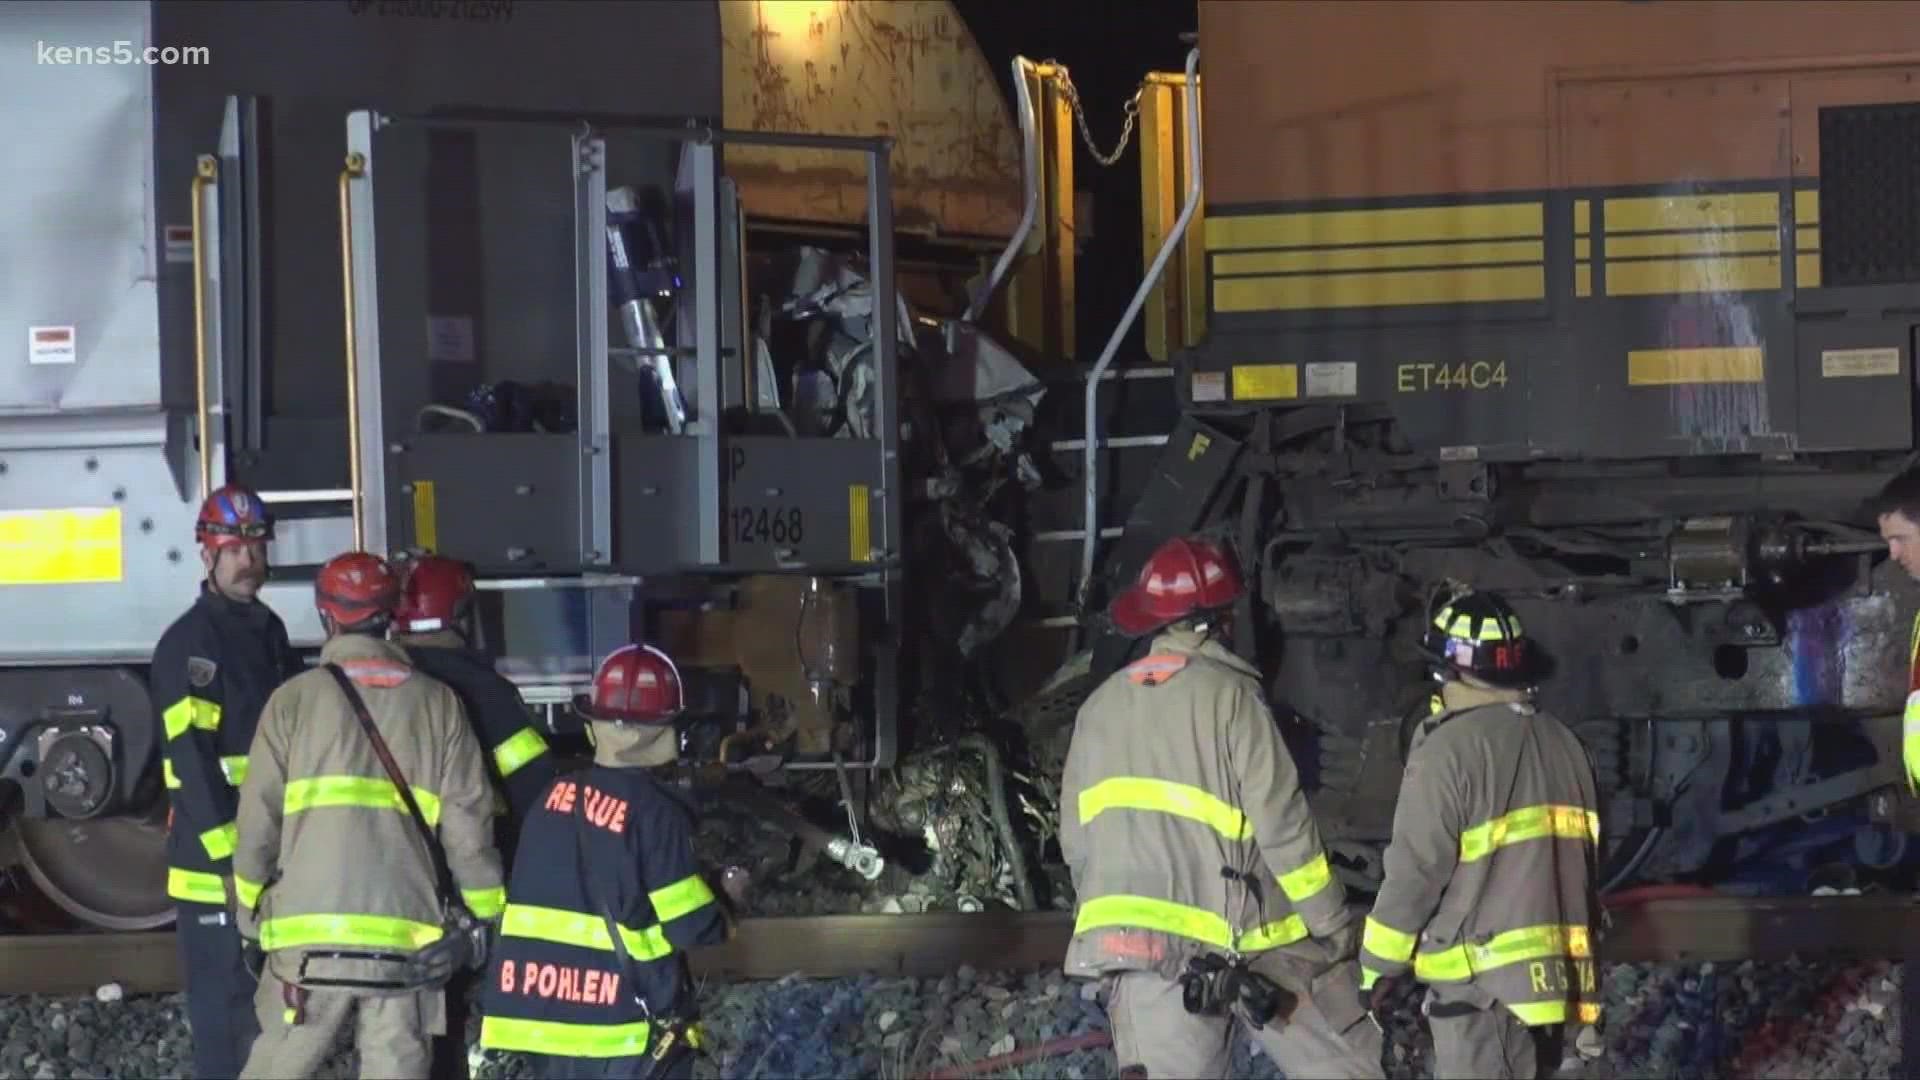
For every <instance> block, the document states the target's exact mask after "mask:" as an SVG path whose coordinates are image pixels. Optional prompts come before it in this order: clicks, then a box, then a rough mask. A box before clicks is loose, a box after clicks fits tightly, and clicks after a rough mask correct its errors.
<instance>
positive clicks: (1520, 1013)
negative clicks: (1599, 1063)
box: [1507, 1001, 1600, 1027]
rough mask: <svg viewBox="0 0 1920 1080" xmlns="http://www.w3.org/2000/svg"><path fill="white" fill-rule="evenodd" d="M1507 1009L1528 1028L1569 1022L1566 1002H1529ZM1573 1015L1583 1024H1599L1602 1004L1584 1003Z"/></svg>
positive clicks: (1510, 1006)
mask: <svg viewBox="0 0 1920 1080" xmlns="http://www.w3.org/2000/svg"><path fill="white" fill-rule="evenodd" d="M1507 1008H1508V1009H1510V1010H1512V1012H1513V1015H1514V1017H1515V1018H1517V1019H1518V1020H1519V1021H1520V1022H1521V1023H1523V1024H1525V1025H1527V1026H1528V1027H1539V1026H1540V1025H1541V1024H1564V1023H1566V1022H1567V1013H1568V1009H1567V1003H1566V1002H1564V1001H1529V1002H1527V1003H1525V1004H1523V1005H1509V1006H1507ZM1573 1014H1574V1015H1575V1016H1577V1017H1578V1018H1579V1021H1580V1022H1581V1023H1583V1024H1597V1023H1599V1022H1600V1003H1599V1002H1597V1001H1583V1002H1581V1003H1580V1005H1579V1007H1578V1008H1577V1009H1575V1010H1573Z"/></svg>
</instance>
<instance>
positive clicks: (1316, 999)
mask: <svg viewBox="0 0 1920 1080" xmlns="http://www.w3.org/2000/svg"><path fill="white" fill-rule="evenodd" d="M1241 591H1242V585H1241V581H1240V575H1239V570H1238V568H1237V567H1236V566H1235V564H1234V562H1233V560H1232V558H1231V557H1230V556H1229V555H1228V553H1227V552H1226V551H1224V550H1223V549H1222V548H1220V547H1219V546H1217V545H1215V544H1213V543H1211V542H1209V541H1206V540H1201V539H1188V538H1180V539H1174V540H1171V541H1169V542H1167V543H1166V544H1164V545H1162V546H1161V547H1160V549H1159V550H1157V551H1156V552H1154V554H1153V556H1152V557H1151V558H1150V559H1149V560H1148V561H1147V564H1146V566H1145V567H1144V568H1143V569H1142V571H1141V573H1140V576H1139V579H1138V581H1137V582H1136V583H1135V584H1134V586H1133V587H1132V588H1131V589H1129V590H1128V591H1126V592H1123V593H1122V594H1121V595H1120V596H1119V597H1118V599H1117V600H1116V601H1115V603H1114V606H1113V611H1112V617H1113V622H1114V625H1115V626H1116V627H1118V628H1119V630H1120V631H1121V632H1122V633H1124V634H1126V635H1128V636H1130V637H1136V638H1137V637H1140V636H1142V635H1145V634H1148V633H1151V632H1155V631H1158V634H1157V636H1155V637H1154V639H1153V642H1152V645H1151V647H1150V648H1149V649H1148V655H1147V656H1146V657H1145V658H1144V659H1141V660H1138V661H1136V662H1135V663H1133V664H1132V665H1130V666H1129V667H1127V668H1124V669H1123V670H1121V671H1119V672H1116V673H1115V674H1114V675H1113V676H1112V677H1110V678H1108V679H1107V680H1106V681H1105V682H1104V683H1102V684H1101V685H1100V687H1099V688H1098V689H1096V690H1095V691H1094V693H1093V695H1092V696H1091V697H1089V698H1088V699H1087V701H1086V703H1085V704H1084V705H1082V706H1081V708H1080V712H1079V715H1078V716H1077V718H1076V720H1075V725H1074V730H1073V740H1072V743H1071V745H1070V747H1069V748H1068V752H1067V762H1066V769H1065V773H1064V776H1063V778H1062V784H1061V796H1060V806H1061V814H1060V846H1061V849H1062V851H1063V852H1064V854H1065V856H1066V861H1067V864H1068V867H1069V869H1070V871H1071V873H1072V876H1073V885H1074V890H1075V892H1076V894H1077V895H1078V900H1079V903H1078V911H1077V913H1076V917H1075V922H1074V931H1073V939H1072V942H1071V944H1070V945H1069V946H1068V951H1067V959H1066V965H1065V970H1066V973H1067V974H1068V975H1069V976H1072V977H1076V978H1090V979H1099V980H1100V981H1101V984H1102V989H1103V991H1104V995H1103V996H1104V999H1105V1005H1106V1009H1107V1013H1108V1015H1109V1018H1110V1020H1111V1022H1112V1027H1113V1042H1114V1049H1115V1052H1116V1054H1117V1055H1118V1057H1119V1062H1120V1065H1121V1067H1122V1068H1123V1069H1126V1068H1132V1069H1133V1070H1135V1072H1134V1074H1135V1075H1138V1070H1140V1069H1142V1068H1144V1070H1145V1074H1146V1075H1147V1076H1149V1077H1209V1076H1220V1077H1224V1076H1226V1075H1227V1069H1228V1066H1229V1063H1230V1057H1229V1036H1230V1035H1231V1033H1232V1025H1233V1024H1234V1023H1236V1022H1238V1023H1243V1024H1245V1025H1246V1026H1248V1027H1250V1028H1253V1030H1252V1031H1251V1032H1250V1033H1251V1034H1252V1036H1253V1037H1254V1038H1256V1039H1258V1040H1259V1041H1260V1043H1261V1046H1262V1047H1263V1049H1265V1050H1266V1052H1267V1053H1268V1054H1269V1055H1270V1056H1271V1057H1272V1058H1273V1059H1274V1061H1275V1063H1276V1064H1277V1065H1279V1067H1280V1070H1281V1071H1282V1072H1284V1073H1286V1074H1287V1075H1288V1076H1302V1077H1304V1076H1314V1077H1383V1076H1384V1075H1385V1073H1384V1071H1383V1070H1382V1068H1381V1064H1380V1057H1381V1036H1380V1031H1379V1029H1378V1028H1377V1027H1376V1026H1375V1025H1374V1024H1373V1023H1371V1022H1370V1020H1369V1018H1368V1016H1367V1014H1366V1011H1365V1010H1364V1009H1363V1008H1361V1007H1360V1005H1359V1003H1358V999H1357V993H1358V971H1357V970H1356V967H1355V964H1354V956H1355V950H1356V948H1357V946H1358V938H1359V926H1358V924H1357V920H1356V919H1355V917H1354V916H1353V915H1352V914H1351V913H1350V912H1349V911H1348V909H1347V906H1346V902H1345V901H1346V897H1345V889H1344V888H1343V887H1342V886H1341V884H1340V883H1339V881H1337V880H1336V879H1335V878H1334V876H1333V874H1332V872H1331V868H1330V867H1329V866H1328V863H1327V856H1326V851H1325V849H1324V848H1323V847H1322V845H1321V842H1320V835H1319V831H1318V829H1317V828H1316V827H1315V825H1314V821H1313V817H1312V814H1311V812H1310V811H1309V809H1308V806H1307V801H1306V797H1305V796H1304V794H1303V793H1302V791H1301V788H1300V781H1299V774H1298V772H1297V771H1296V769H1295V767H1294V763H1293V759H1292V757H1291V756H1290V755H1289V753H1288V751H1287V748H1286V745H1285V744H1284V743H1283V742H1282V741H1281V738H1280V733H1279V730H1278V728H1277V726H1276V725H1275V723H1274V719H1273V716H1272V713H1271V712H1270V710H1269V709H1268V707H1267V703H1266V700H1265V698H1264V696H1263V694H1262V692H1261V686H1260V681H1261V680H1260V674H1259V672H1258V671H1256V670H1255V669H1254V668H1253V667H1252V666H1251V665H1249V664H1247V663H1246V662H1245V661H1244V660H1242V659H1240V657H1238V656H1237V655H1235V654H1234V653H1233V652H1232V651H1231V650H1230V649H1228V648H1227V646H1226V645H1225V644H1223V642H1222V641H1221V637H1222V635H1223V633H1224V632H1225V631H1226V629H1227V627H1226V625H1225V620H1226V618H1227V610H1228V609H1229V608H1230V606H1231V605H1232V604H1233V603H1234V601H1236V600H1237V599H1238V598H1239V597H1240V595H1241ZM1234 958H1240V959H1241V960H1242V961H1243V962H1244V967H1245V970H1247V971H1249V972H1251V973H1253V974H1256V975H1259V976H1262V977H1263V979H1264V980H1265V986H1267V987H1275V986H1277V987H1278V988H1279V989H1280V990H1282V991H1285V992H1286V993H1287V994H1290V995H1292V996H1293V1000H1294V1007H1293V1009H1292V1012H1291V1014H1290V1015H1287V1016H1282V1017H1278V1018H1276V1019H1274V1020H1272V1021H1271V1022H1269V1023H1266V1024H1265V1025H1264V1026H1257V1027H1256V1026H1255V1024H1256V1022H1257V1020H1258V1019H1259V1016H1258V1012H1257V1010H1256V1009H1254V1008H1253V1007H1252V1005H1251V1004H1250V1003H1249V1002H1250V999H1248V998H1246V997H1242V996H1238V995H1234V994H1230V993H1225V992H1222V993H1220V994H1219V995H1218V997H1217V999H1218V1000H1222V1001H1224V1004H1222V1005H1218V1006H1215V1005H1211V1004H1209V1001H1210V999H1207V998H1204V997H1203V998H1198V999H1195V997H1194V996H1195V995H1196V994H1197V993H1199V992H1200V991H1202V990H1204V989H1205V988H1206V987H1208V986H1212V987H1215V988H1218V987H1220V986H1223V985H1225V984H1223V983H1221V982H1211V983H1209V982H1205V981H1203V980H1200V979H1196V978H1194V977H1192V976H1191V974H1190V972H1191V968H1190V965H1191V964H1192V963H1193V962H1195V961H1196V960H1197V961H1199V962H1200V963H1202V964H1206V963H1209V962H1214V963H1218V962H1220V961H1231V960H1233V959H1234ZM1183 977H1184V978H1183ZM1240 981H1241V983H1242V984H1243V985H1253V984H1252V983H1251V982H1250V981H1249V980H1245V979H1242V980H1240ZM1196 1007H1197V1008H1199V1009H1200V1010H1201V1011H1198V1012H1196V1011H1194V1008H1196Z"/></svg>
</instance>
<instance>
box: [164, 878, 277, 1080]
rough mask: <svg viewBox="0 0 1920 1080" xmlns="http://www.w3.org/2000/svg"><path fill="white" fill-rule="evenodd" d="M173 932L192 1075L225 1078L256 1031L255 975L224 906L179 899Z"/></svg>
mask: <svg viewBox="0 0 1920 1080" xmlns="http://www.w3.org/2000/svg"><path fill="white" fill-rule="evenodd" d="M174 913H175V918H176V919H177V920H178V926H177V933H176V934H175V937H176V938H177V940H178V941H179V943H180V970H181V971H182V972H183V973H185V975H186V983H187V1025H188V1027H189V1028H191V1029H192V1032H193V1074H194V1075H195V1076H196V1077H199V1078H200V1080H216V1078H218V1080H229V1078H231V1077H235V1076H238V1075H240V1064H241V1062H244V1061H245V1060H247V1051H248V1049H249V1048H251V1047H252V1046H253V1040H254V1038H255V1037H256V1036H258V1035H259V1034H260V1025H259V1024H258V1023H256V1022H255V1020H254V1015H253V995H254V979H253V975H252V974H250V973H249V972H248V971H247V965H246V962H245V961H244V960H242V959H241V957H240V930H239V928H238V927H236V926H235V925H234V922H233V916H232V915H231V914H229V913H228V912H227V909H226V908H225V907H216V906H214V905H212V904H193V903H187V902H185V901H178V902H176V903H175V904H174Z"/></svg>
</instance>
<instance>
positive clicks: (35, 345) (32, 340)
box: [27, 326, 80, 364]
mask: <svg viewBox="0 0 1920 1080" xmlns="http://www.w3.org/2000/svg"><path fill="white" fill-rule="evenodd" d="M73 342H74V337H73V327H71V326H29V327H27V363H29V364H71V363H73V362H74V361H75V360H78V359H79V358H80V354H79V352H78V351H77V350H75V349H74V346H73Z"/></svg>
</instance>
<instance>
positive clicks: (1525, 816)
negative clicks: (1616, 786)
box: [1460, 804, 1600, 862]
mask: <svg viewBox="0 0 1920 1080" xmlns="http://www.w3.org/2000/svg"><path fill="white" fill-rule="evenodd" d="M1548 836H1551V837H1553V838H1555V839H1558V840H1579V839H1581V838H1582V837H1586V838H1589V839H1591V840H1592V841H1593V842H1594V843H1596V844H1597V843H1599V842H1600V815H1599V814H1596V813H1594V812H1593V811H1591V810H1587V809H1583V808H1581V807H1578V806H1553V805H1546V804H1542V805H1540V806H1527V807H1522V808H1521V809H1519V810H1515V811H1513V812H1512V813H1509V814H1504V815H1502V816H1500V817H1497V818H1494V819H1493V820H1492V821H1489V822H1486V823H1484V824H1480V825H1475V826H1474V827H1473V828H1471V829H1468V830H1467V831H1466V832H1463V833H1461V834H1460V861H1461V862H1473V861H1474V860H1475V859H1483V858H1485V857H1487V856H1488V855H1489V854H1491V853H1493V852H1494V851H1495V850H1496V849H1498V848H1503V847H1506V846H1507V845H1508V844H1519V843H1524V842H1526V841H1528V840H1539V839H1541V838H1543V837H1548Z"/></svg>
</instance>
